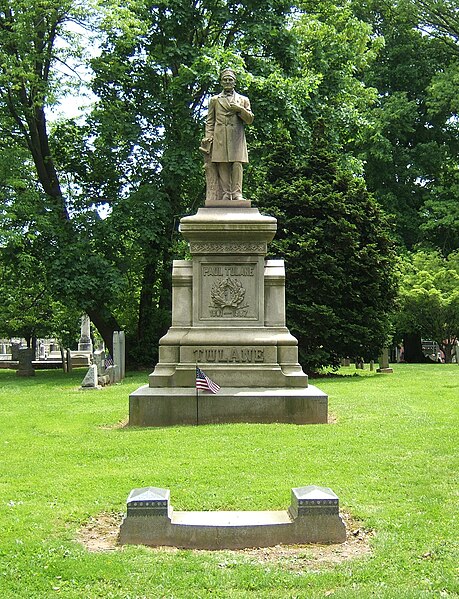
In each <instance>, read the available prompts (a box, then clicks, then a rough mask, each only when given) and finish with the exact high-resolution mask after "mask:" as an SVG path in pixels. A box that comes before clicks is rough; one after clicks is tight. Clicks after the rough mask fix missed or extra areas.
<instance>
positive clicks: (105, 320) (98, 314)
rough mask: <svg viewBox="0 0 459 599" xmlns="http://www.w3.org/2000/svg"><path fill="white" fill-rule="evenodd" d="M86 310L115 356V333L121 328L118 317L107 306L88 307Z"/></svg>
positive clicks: (111, 353) (106, 345)
mask: <svg viewBox="0 0 459 599" xmlns="http://www.w3.org/2000/svg"><path fill="white" fill-rule="evenodd" d="M86 312H87V314H88V316H89V318H90V319H91V322H92V323H93V324H94V326H95V327H96V329H97V330H98V331H99V333H100V336H101V337H102V339H103V340H104V343H105V347H106V348H107V349H108V351H109V352H110V355H111V356H113V333H114V331H119V330H120V326H119V324H118V322H117V320H116V318H115V317H114V316H113V314H111V313H110V312H109V310H108V309H107V308H106V307H105V306H100V307H98V308H88V309H87V310H86Z"/></svg>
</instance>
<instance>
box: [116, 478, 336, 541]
mask: <svg viewBox="0 0 459 599" xmlns="http://www.w3.org/2000/svg"><path fill="white" fill-rule="evenodd" d="M301 489H313V492H312V495H314V496H316V497H317V496H318V495H319V494H320V493H324V492H325V496H324V497H322V496H321V497H318V498H316V499H315V500H314V501H315V502H317V501H319V502H330V501H331V502H333V510H334V511H333V512H332V511H331V510H330V506H329V505H328V504H327V505H326V506H324V507H323V508H322V507H318V509H316V510H301V511H297V512H296V513H292V511H291V508H290V509H289V510H288V511H259V512H252V511H245V512H174V510H173V508H172V506H171V505H170V503H169V490H168V489H157V488H155V487H147V488H146V489H134V490H133V491H132V492H131V493H130V495H129V497H128V507H127V515H126V517H125V519H124V520H123V522H122V524H121V528H120V543H121V544H122V545H126V544H139V545H150V546H173V547H183V548H187V549H210V550H213V549H244V548H248V547H270V546H273V545H280V544H284V545H291V544H304V543H323V544H325V543H343V542H344V541H345V540H346V529H345V526H344V523H343V521H342V520H341V518H340V516H339V509H338V497H337V496H336V495H335V494H334V493H333V491H331V490H330V489H322V488H321V487H302V488H301ZM301 489H292V495H293V496H295V491H299V490H301ZM294 501H295V500H294ZM299 501H302V500H301V499H300V500H299ZM311 501H312V500H311Z"/></svg>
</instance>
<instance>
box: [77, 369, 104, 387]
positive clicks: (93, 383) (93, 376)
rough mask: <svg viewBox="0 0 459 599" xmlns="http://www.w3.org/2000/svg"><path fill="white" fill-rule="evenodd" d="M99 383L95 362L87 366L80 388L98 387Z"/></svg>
mask: <svg viewBox="0 0 459 599" xmlns="http://www.w3.org/2000/svg"><path fill="white" fill-rule="evenodd" d="M100 388H101V387H100V385H99V382H98V376H97V366H96V365H95V364H91V366H90V367H89V368H88V372H87V373H86V375H85V377H84V379H83V381H82V383H81V386H80V389H83V390H86V389H100Z"/></svg>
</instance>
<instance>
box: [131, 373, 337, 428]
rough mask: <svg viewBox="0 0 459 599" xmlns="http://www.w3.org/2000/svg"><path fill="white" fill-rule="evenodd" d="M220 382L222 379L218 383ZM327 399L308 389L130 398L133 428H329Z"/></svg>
mask: <svg viewBox="0 0 459 599" xmlns="http://www.w3.org/2000/svg"><path fill="white" fill-rule="evenodd" d="M217 380H218V379H217ZM327 418H328V411H327V395H325V393H323V392H322V391H320V389H317V387H314V386H313V385H309V386H308V387H306V388H303V389H298V388H296V387H295V388H291V389H286V388H272V389H269V388H257V389H250V388H242V389H241V388H240V387H229V388H228V387H223V388H222V389H220V391H219V392H218V393H217V394H216V395H213V394H210V393H206V392H199V394H198V396H196V391H195V389H194V387H191V388H171V389H162V388H158V387H149V386H148V385H145V387H141V388H140V389H137V391H135V392H134V393H132V394H131V396H130V398H129V424H130V426H173V425H177V424H188V425H195V424H219V423H224V422H262V423H272V422H284V423H293V424H319V423H322V424H326V423H327Z"/></svg>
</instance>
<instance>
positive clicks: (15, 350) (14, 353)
mask: <svg viewBox="0 0 459 599" xmlns="http://www.w3.org/2000/svg"><path fill="white" fill-rule="evenodd" d="M20 347H21V345H20V343H12V344H11V359H12V360H13V361H14V362H17V360H19V348H20Z"/></svg>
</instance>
